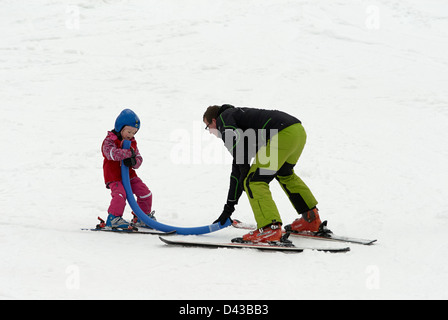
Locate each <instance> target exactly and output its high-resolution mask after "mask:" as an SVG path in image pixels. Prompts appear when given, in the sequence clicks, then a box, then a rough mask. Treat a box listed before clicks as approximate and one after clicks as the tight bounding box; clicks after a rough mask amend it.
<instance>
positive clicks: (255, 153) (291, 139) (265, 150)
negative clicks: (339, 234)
mask: <svg viewBox="0 0 448 320" xmlns="http://www.w3.org/2000/svg"><path fill="white" fill-rule="evenodd" d="M203 121H204V123H205V125H206V129H207V130H209V131H210V133H211V134H214V135H215V136H216V137H219V138H221V139H222V140H223V141H224V144H225V146H226V148H227V149H228V150H229V151H230V153H231V154H232V156H233V164H232V172H231V175H230V186H229V191H228V197H227V201H226V204H225V205H224V209H223V211H222V213H221V215H220V216H219V218H218V219H217V220H216V221H215V223H216V222H220V223H221V224H224V223H225V221H226V220H227V219H228V218H230V216H231V215H232V213H233V212H234V211H235V205H236V204H238V200H239V198H240V196H241V194H242V192H243V190H244V191H245V192H246V194H247V197H248V199H249V203H250V205H251V208H252V211H253V213H254V216H255V220H256V222H257V228H258V229H257V230H254V231H251V232H250V233H248V234H246V235H244V236H243V241H247V242H254V243H259V242H262V243H263V242H271V241H280V240H281V237H282V231H281V226H282V220H281V217H280V214H279V211H278V209H277V206H276V204H275V202H274V200H273V199H272V194H271V192H270V190H269V183H270V182H271V181H272V180H273V179H274V178H275V179H276V180H277V181H278V182H279V183H280V185H281V187H282V189H283V190H284V191H285V193H286V194H287V196H288V198H289V200H290V201H291V203H292V205H293V206H294V208H295V210H296V211H297V213H298V214H299V215H301V217H300V218H298V219H296V220H294V221H293V223H292V224H291V225H288V226H285V228H286V229H287V230H291V231H297V232H303V231H317V230H318V229H319V225H320V224H321V220H320V217H319V214H318V209H317V208H316V205H317V200H316V199H315V197H314V195H313V194H312V193H311V190H310V189H309V188H308V187H307V185H306V184H305V183H304V182H303V180H302V179H301V178H299V177H298V176H297V175H296V174H295V172H294V166H295V165H296V163H297V161H298V160H299V157H300V155H301V153H302V150H303V148H304V146H305V142H306V133H305V130H304V128H303V126H302V124H301V122H300V120H298V119H297V118H295V117H293V116H291V115H289V114H287V113H285V112H282V111H277V110H264V109H256V108H246V107H234V106H232V105H229V104H224V105H222V106H217V105H214V106H210V107H208V108H207V110H206V111H205V113H204V116H203ZM252 158H253V159H254V161H253V163H252V165H250V162H251V160H252Z"/></svg>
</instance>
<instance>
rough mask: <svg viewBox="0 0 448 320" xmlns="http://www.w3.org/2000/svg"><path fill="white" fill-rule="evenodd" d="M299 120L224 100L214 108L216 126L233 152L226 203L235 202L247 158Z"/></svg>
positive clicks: (241, 185)
mask: <svg viewBox="0 0 448 320" xmlns="http://www.w3.org/2000/svg"><path fill="white" fill-rule="evenodd" d="M295 123H300V120H299V119H297V118H295V117H293V116H291V115H289V114H287V113H285V112H282V111H278V110H265V109H256V108H247V107H241V108H240V107H238V108H236V107H234V106H232V105H228V104H225V105H223V106H221V108H220V109H219V111H218V118H217V119H216V127H217V129H218V130H219V132H220V134H221V138H222V140H223V141H224V144H225V146H226V148H227V149H228V150H229V152H230V153H231V154H232V156H233V164H232V173H231V176H230V186H229V193H228V197H227V204H229V205H235V204H237V203H238V199H239V198H240V196H241V194H242V192H243V190H244V188H243V180H244V178H245V177H246V175H247V173H248V171H249V168H250V162H251V159H252V158H253V157H255V154H256V153H257V152H258V150H259V149H260V148H261V147H262V146H264V145H266V142H267V141H268V140H269V139H270V138H271V137H272V136H273V135H275V134H276V133H278V132H280V131H281V130H283V129H284V128H287V127H289V126H290V125H293V124H295Z"/></svg>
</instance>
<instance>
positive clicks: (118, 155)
mask: <svg viewBox="0 0 448 320" xmlns="http://www.w3.org/2000/svg"><path fill="white" fill-rule="evenodd" d="M103 153H104V156H105V157H106V159H107V160H112V161H122V160H124V159H126V158H130V157H131V156H132V152H131V150H126V149H122V148H117V146H116V145H115V142H114V140H112V139H111V138H110V137H109V136H108V137H106V139H105V140H104V143H103Z"/></svg>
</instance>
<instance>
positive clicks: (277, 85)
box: [0, 0, 448, 299]
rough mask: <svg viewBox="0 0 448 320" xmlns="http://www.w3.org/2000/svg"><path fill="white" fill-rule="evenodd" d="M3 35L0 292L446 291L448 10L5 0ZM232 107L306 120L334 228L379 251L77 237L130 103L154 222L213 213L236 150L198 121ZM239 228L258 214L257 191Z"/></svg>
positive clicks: (380, 2)
mask: <svg viewBox="0 0 448 320" xmlns="http://www.w3.org/2000/svg"><path fill="white" fill-rule="evenodd" d="M0 37H1V39H2V40H1V43H0V108H1V109H0V110H1V114H0V128H1V134H2V153H1V154H2V157H1V158H2V162H1V164H0V175H1V180H0V298H2V299H109V298H113V299H429V298H431V299H447V298H448V294H447V291H446V286H447V284H448V267H447V265H448V242H447V236H446V230H447V229H448V204H447V198H448V197H447V196H448V192H447V190H448V188H447V187H448V170H446V168H447V167H446V163H447V160H448V159H447V158H448V150H447V147H446V146H447V141H448V130H447V129H448V125H447V123H448V91H447V88H448V6H447V4H446V2H445V1H443V0H427V1H424V2H423V1H419V0H406V1H399V0H387V1H385V0H369V1H349V0H334V1H308V0H300V1H299V0H297V1H291V0H263V1H251V0H248V1H237V0H219V1H206V0H202V1H191V0H183V1H181V0H177V1H176V0H166V1H126V0H108V1H106V0H104V1H100V0H97V1H93V0H92V1H87V0H85V1H81V0H71V1H55V0H38V1H27V2H22V1H12V0H9V1H8V0H4V1H1V3H0ZM222 103H231V104H234V105H237V106H253V107H264V108H273V109H274V108H276V109H280V110H283V111H286V112H289V113H291V114H293V115H295V116H297V117H298V118H299V119H301V120H302V122H303V123H304V126H305V128H306V130H307V133H308V141H307V145H306V147H305V151H304V153H303V154H302V157H301V159H300V161H299V164H298V165H297V167H296V170H297V172H298V174H299V175H300V176H301V177H302V178H303V179H304V180H305V181H306V182H307V183H308V185H309V186H310V187H311V189H312V190H313V192H314V193H315V195H316V197H317V198H318V200H319V201H320V204H319V208H320V213H321V216H322V218H323V219H326V220H328V221H329V226H330V228H331V229H332V230H333V231H334V232H336V233H339V234H343V235H348V236H355V237H363V238H377V239H378V243H377V244H376V245H374V246H368V247H367V246H359V245H351V246H350V247H351V249H352V250H351V251H350V252H349V253H345V254H329V253H323V252H314V251H308V252H304V253H301V254H282V253H264V252H258V251H255V250H254V251H252V250H230V249H217V250H207V249H200V248H197V249H196V248H176V247H168V246H166V245H164V244H163V243H162V242H160V241H159V239H158V238H157V237H155V236H145V235H119V234H108V233H96V232H87V231H81V230H80V229H81V228H83V227H93V226H94V225H95V224H96V222H97V221H96V217H97V216H102V217H103V218H105V217H106V210H107V207H108V204H109V200H110V196H109V191H108V190H107V189H105V188H104V184H103V177H102V155H101V152H100V146H101V143H102V140H103V138H104V137H105V135H106V132H107V130H110V129H111V128H112V127H113V123H114V121H115V117H116V116H117V115H118V113H119V112H120V111H121V110H122V109H123V108H125V107H129V108H132V109H133V110H134V111H135V112H136V113H137V114H138V115H139V116H140V119H141V121H142V128H141V130H140V131H139V132H138V134H137V137H136V138H137V140H138V143H139V148H140V151H141V153H142V155H143V157H144V162H143V165H142V167H141V168H140V169H139V170H138V174H139V176H140V177H141V178H142V179H143V181H145V182H146V183H147V185H148V186H149V187H150V189H151V190H152V192H153V194H154V209H155V210H156V215H157V217H158V219H159V221H160V222H163V223H166V224H171V225H175V226H200V225H206V224H209V223H211V222H212V221H213V220H214V219H216V218H217V216H218V215H219V214H220V212H221V210H222V206H223V205H224V203H225V199H226V195H227V187H228V181H229V178H228V177H229V172H230V164H229V157H228V155H227V154H226V151H225V149H224V146H223V144H222V142H221V141H219V140H218V139H216V138H214V137H211V136H209V135H208V134H207V133H206V132H205V131H204V130H203V129H204V125H203V124H202V121H201V120H202V114H203V112H204V110H205V108H206V107H207V106H209V105H213V104H222ZM271 185H272V192H273V195H274V198H275V200H276V202H277V204H278V207H279V208H280V210H281V213H282V217H283V220H284V222H285V223H290V222H291V221H293V220H294V219H295V218H296V217H297V214H296V213H295V212H294V210H293V208H292V206H291V205H290V203H289V201H288V199H287V198H286V196H285V195H284V194H283V192H282V191H281V189H280V187H279V186H278V185H276V182H275V181H274V182H273V183H272V184H271ZM234 217H235V218H238V219H240V220H243V221H246V222H253V215H252V213H251V210H250V207H249V204H248V201H247V199H246V198H245V195H243V197H242V198H241V201H240V204H239V205H238V207H237V211H236V212H235V213H234ZM125 218H130V209H129V207H127V209H126V212H125ZM242 232H244V231H241V230H236V229H230V228H227V229H225V230H223V231H219V232H216V233H212V234H208V235H205V236H203V237H201V238H205V239H207V240H214V239H217V240H223V241H224V240H228V239H230V238H232V237H234V236H237V235H241V234H242ZM295 241H297V240H295ZM299 243H300V242H299ZM319 243H321V242H319ZM135 283H137V284H138V285H134V284H135Z"/></svg>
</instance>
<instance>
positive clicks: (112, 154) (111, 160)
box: [101, 131, 143, 186]
mask: <svg viewBox="0 0 448 320" xmlns="http://www.w3.org/2000/svg"><path fill="white" fill-rule="evenodd" d="M122 144H123V141H122V140H120V139H118V137H117V135H116V134H115V133H113V132H112V131H109V132H108V133H107V136H106V138H105V139H104V141H103V145H102V147H101V150H102V153H103V157H104V161H103V173H104V182H105V183H106V186H108V185H109V183H111V182H113V181H121V161H122V160H124V159H127V158H130V157H131V156H132V151H131V150H130V149H122ZM131 148H132V149H134V152H135V160H136V162H137V163H136V164H135V165H134V166H133V167H132V168H129V178H130V179H132V178H135V177H136V176H137V173H136V172H135V170H134V169H138V168H139V167H140V166H141V164H142V162H143V158H142V156H141V154H140V152H139V151H138V148H137V141H136V140H135V139H134V138H132V140H131Z"/></svg>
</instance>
